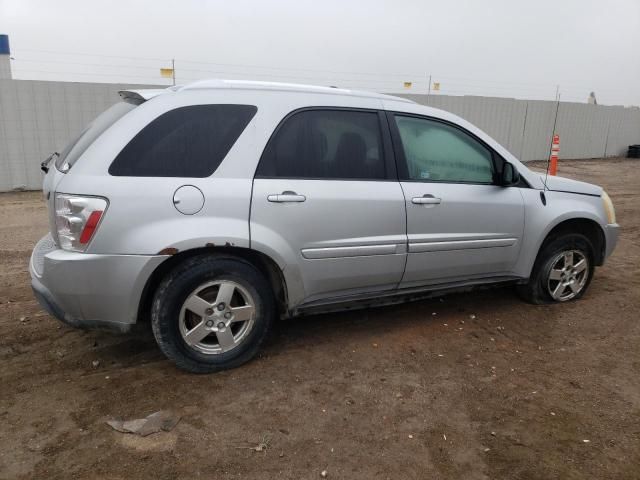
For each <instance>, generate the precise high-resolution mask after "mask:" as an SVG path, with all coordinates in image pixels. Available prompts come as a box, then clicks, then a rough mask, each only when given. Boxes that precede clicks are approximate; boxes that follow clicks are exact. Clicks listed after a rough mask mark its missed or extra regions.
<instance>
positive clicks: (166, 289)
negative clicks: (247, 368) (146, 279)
mask: <svg viewBox="0 0 640 480" xmlns="http://www.w3.org/2000/svg"><path fill="white" fill-rule="evenodd" d="M275 314H276V309H275V301H274V295H273V291H272V289H271V285H270V284H269V282H268V281H267V280H266V279H265V277H264V276H263V275H262V273H261V272H260V271H259V270H258V269H256V268H255V267H254V266H253V265H252V264H250V263H248V262H246V261H245V260H242V259H240V258H237V257H232V256H227V255H199V256H196V257H191V258H189V259H187V260H185V261H184V262H183V263H181V264H180V265H179V266H178V267H177V268H175V269H174V270H173V271H171V272H170V273H169V274H168V275H167V276H166V277H165V278H164V280H163V281H162V282H161V283H160V285H159V286H158V289H157V291H156V293H155V295H154V298H153V303H152V308H151V325H152V328H153V334H154V336H155V338H156V341H157V342H158V346H159V347H160V349H161V350H162V352H163V353H164V354H165V355H166V356H167V357H168V358H169V359H170V360H172V361H173V362H174V363H175V364H176V365H177V366H178V367H179V368H181V369H183V370H187V371H189V372H193V373H211V372H217V371H220V370H225V369H229V368H235V367H238V366H240V365H242V364H243V363H245V362H247V361H249V360H251V359H252V358H253V357H254V356H255V355H256V354H257V352H258V350H259V348H260V346H261V345H262V343H263V342H264V340H265V338H266V336H267V334H268V332H269V330H270V328H271V325H272V323H273V320H274V317H275Z"/></svg>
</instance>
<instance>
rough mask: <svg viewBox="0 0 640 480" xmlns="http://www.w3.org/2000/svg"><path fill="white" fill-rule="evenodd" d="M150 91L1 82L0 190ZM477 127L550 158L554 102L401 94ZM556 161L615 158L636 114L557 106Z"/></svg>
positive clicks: (18, 183) (634, 129)
mask: <svg viewBox="0 0 640 480" xmlns="http://www.w3.org/2000/svg"><path fill="white" fill-rule="evenodd" d="M132 87H135V88H149V87H151V88H154V86H151V85H146V86H145V85H135V86H131V85H122V84H98V83H71V82H44V81H33V80H0V191H9V190H15V189H29V190H37V189H39V188H40V187H41V183H42V178H41V172H40V168H39V167H40V162H41V161H42V160H43V159H44V158H45V157H46V156H48V155H49V154H50V153H51V152H53V151H60V150H61V149H62V148H63V147H64V145H65V144H66V143H67V142H68V141H69V140H70V139H71V138H73V137H74V136H76V135H77V134H78V133H79V132H80V131H82V129H83V128H84V127H85V126H86V124H87V123H88V122H90V121H91V120H92V119H93V118H95V117H96V116H97V115H98V114H99V113H101V112H102V111H104V110H105V109H106V108H107V107H109V106H110V105H112V104H113V103H115V102H116V101H118V96H117V92H118V90H122V89H125V88H132ZM403 96H405V97H407V98H411V99H412V100H414V101H416V102H418V103H422V104H425V105H430V106H433V107H437V108H441V109H443V110H448V111H450V112H453V113H455V114H457V115H459V116H461V117H463V118H465V119H467V120H469V121H470V122H472V123H474V124H475V125H477V126H478V127H480V128H481V129H483V130H484V131H486V132H487V133H488V134H489V135H491V136H492V137H494V138H495V139H496V140H497V141H498V142H500V143H501V144H502V145H504V146H505V148H507V149H508V150H509V151H510V152H512V153H513V154H514V155H515V156H516V157H518V158H520V159H521V160H523V161H528V160H542V159H545V158H546V157H547V155H548V154H549V144H550V139H551V134H552V128H553V120H554V116H555V109H556V104H555V102H548V101H538V100H515V99H509V98H491V97H472V96H464V97H456V96H444V95H431V96H429V97H427V96H426V95H403ZM556 131H557V132H558V133H559V134H560V158H561V159H562V158H595V157H604V156H618V155H623V154H624V153H625V152H626V149H627V146H628V145H630V144H635V143H640V109H638V108H623V107H609V106H597V105H587V104H579V103H560V108H559V112H558V122H557V126H556Z"/></svg>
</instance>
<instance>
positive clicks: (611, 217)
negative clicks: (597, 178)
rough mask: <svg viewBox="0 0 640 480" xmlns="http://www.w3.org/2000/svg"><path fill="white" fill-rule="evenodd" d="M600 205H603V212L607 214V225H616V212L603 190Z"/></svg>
mask: <svg viewBox="0 0 640 480" xmlns="http://www.w3.org/2000/svg"><path fill="white" fill-rule="evenodd" d="M602 204H603V205H604V211H605V212H607V223H616V211H615V209H614V208H613V203H612V202H611V199H610V198H609V195H607V192H605V191H604V190H603V191H602Z"/></svg>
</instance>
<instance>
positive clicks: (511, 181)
mask: <svg viewBox="0 0 640 480" xmlns="http://www.w3.org/2000/svg"><path fill="white" fill-rule="evenodd" d="M519 181H520V173H519V172H518V170H517V169H516V167H514V166H513V165H512V164H510V163H509V162H504V164H503V165H502V178H500V184H501V185H502V186H503V187H511V186H513V185H516V184H517V183H518V182H519Z"/></svg>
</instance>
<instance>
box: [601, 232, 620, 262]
mask: <svg viewBox="0 0 640 480" xmlns="http://www.w3.org/2000/svg"><path fill="white" fill-rule="evenodd" d="M619 232H620V225H618V224H617V223H610V224H608V225H607V226H606V227H605V229H604V237H605V238H604V258H603V259H606V258H607V257H608V256H609V255H611V253H612V252H613V249H614V248H616V244H617V243H618V234H619Z"/></svg>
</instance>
